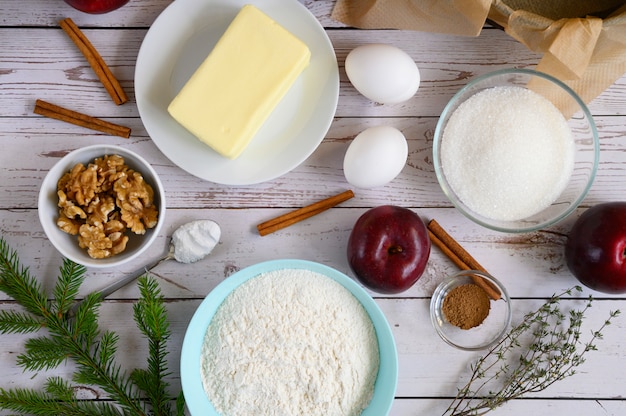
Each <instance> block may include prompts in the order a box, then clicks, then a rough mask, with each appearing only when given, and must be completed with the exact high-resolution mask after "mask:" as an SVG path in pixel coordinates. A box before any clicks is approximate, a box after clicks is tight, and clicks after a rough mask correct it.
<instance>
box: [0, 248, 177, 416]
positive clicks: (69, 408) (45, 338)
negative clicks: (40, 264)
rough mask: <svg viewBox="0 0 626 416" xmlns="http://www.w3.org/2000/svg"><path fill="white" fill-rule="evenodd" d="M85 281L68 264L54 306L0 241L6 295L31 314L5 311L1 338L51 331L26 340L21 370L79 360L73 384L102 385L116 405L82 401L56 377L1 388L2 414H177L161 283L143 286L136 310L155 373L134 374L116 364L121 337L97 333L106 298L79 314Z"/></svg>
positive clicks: (94, 297)
mask: <svg viewBox="0 0 626 416" xmlns="http://www.w3.org/2000/svg"><path fill="white" fill-rule="evenodd" d="M84 274H85V268H84V267H82V266H79V265H77V264H74V263H73V262H71V261H69V260H64V262H63V266H62V267H61V269H60V276H59V279H58V281H57V282H56V285H55V286H54V289H53V295H54V298H55V299H54V300H53V301H48V299H47V297H46V296H45V295H44V294H43V293H42V291H41V287H40V285H39V283H38V282H37V280H36V279H34V278H33V277H32V276H31V275H30V274H29V271H28V268H25V267H22V266H21V264H20V262H19V259H18V257H17V253H16V252H15V251H14V250H12V249H11V248H10V247H9V246H8V244H7V243H6V242H5V241H4V238H2V237H0V290H1V291H3V292H5V293H6V294H7V295H9V296H11V297H12V298H13V299H15V300H16V301H17V302H18V303H19V304H20V305H22V306H23V307H24V308H25V309H26V312H15V311H0V332H4V333H30V332H37V330H39V329H42V328H45V329H46V330H47V334H46V335H42V336H38V337H34V338H31V339H29V340H27V341H26V344H25V352H24V353H23V354H20V355H19V356H18V365H19V366H21V367H23V368H24V369H26V370H32V371H39V370H47V369H51V368H55V367H56V366H58V365H59V364H61V363H62V362H64V361H65V360H68V359H69V360H72V361H74V362H75V364H76V366H77V369H76V370H75V372H74V374H73V377H72V381H73V382H75V383H79V384H87V385H93V386H97V387H99V388H101V389H102V390H104V391H105V392H106V393H107V394H108V395H109V398H110V399H111V401H88V400H77V399H76V397H75V394H74V389H75V387H74V386H73V385H72V384H70V383H68V382H66V381H64V380H61V379H60V378H56V377H53V378H49V379H48V380H47V383H46V386H45V388H44V390H43V391H35V390H31V389H12V390H5V389H1V388H0V408H2V409H9V410H13V411H17V412H22V413H27V414H35V415H49V414H63V415H105V416H108V415H111V416H118V415H125V414H129V415H131V414H132V415H135V416H143V415H148V414H150V415H168V414H170V407H169V406H170V405H169V403H170V402H171V400H172V399H171V398H170V397H169V396H168V395H167V394H166V389H167V387H168V384H167V383H166V382H164V381H163V378H164V377H166V376H168V375H169V374H170V373H169V372H168V371H167V361H166V356H167V352H166V351H167V349H166V341H167V339H168V338H169V335H170V332H169V323H168V321H167V314H166V310H165V307H164V299H163V296H162V295H161V293H160V290H159V287H158V284H157V283H156V281H155V280H154V279H152V278H149V277H144V278H142V279H141V280H140V282H141V283H140V285H141V299H140V300H139V305H140V306H139V307H136V308H135V318H136V322H137V324H138V326H139V329H140V331H141V332H142V333H143V334H144V335H145V336H146V338H148V344H149V356H148V363H147V366H148V369H147V370H134V371H131V372H130V375H128V373H127V372H126V371H124V369H123V368H122V367H121V366H120V365H119V364H117V363H116V361H115V354H116V352H117V344H118V340H119V338H118V336H117V335H116V334H115V333H114V332H110V331H105V332H102V331H101V330H100V328H99V326H98V317H99V315H98V308H99V306H100V303H101V298H100V295H99V294H98V293H95V294H90V295H87V296H86V297H85V300H84V301H83V302H81V303H80V305H79V306H78V307H76V308H73V303H74V301H75V298H76V296H77V294H78V291H79V288H80V285H81V284H82V282H83V280H84ZM70 312H71V313H70ZM144 396H148V400H145V398H144ZM176 410H177V414H178V415H182V414H183V410H184V398H183V396H182V393H181V394H180V395H179V396H178V399H177V401H176Z"/></svg>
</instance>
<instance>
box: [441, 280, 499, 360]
mask: <svg viewBox="0 0 626 416" xmlns="http://www.w3.org/2000/svg"><path fill="white" fill-rule="evenodd" d="M430 318H431V321H432V324H433V327H434V328H435V330H436V331H437V334H439V336H440V337H441V339H443V340H444V341H445V342H446V343H448V344H449V345H452V346H453V347H456V348H459V349H462V350H466V351H477V350H482V349H485V348H489V347H491V346H493V345H495V344H496V343H497V342H498V341H500V340H501V339H502V337H504V335H505V334H506V332H507V331H508V330H509V326H510V324H511V298H510V297H509V294H508V292H507V291H506V288H505V287H504V286H503V285H502V283H501V282H500V281H499V280H497V279H496V278H495V277H493V276H491V275H489V274H488V273H485V272H481V271H477V270H463V271H460V272H458V273H456V274H454V275H452V276H448V277H446V278H445V279H443V281H442V282H441V283H440V284H439V285H438V286H437V288H436V289H435V292H434V293H433V296H432V298H431V300H430Z"/></svg>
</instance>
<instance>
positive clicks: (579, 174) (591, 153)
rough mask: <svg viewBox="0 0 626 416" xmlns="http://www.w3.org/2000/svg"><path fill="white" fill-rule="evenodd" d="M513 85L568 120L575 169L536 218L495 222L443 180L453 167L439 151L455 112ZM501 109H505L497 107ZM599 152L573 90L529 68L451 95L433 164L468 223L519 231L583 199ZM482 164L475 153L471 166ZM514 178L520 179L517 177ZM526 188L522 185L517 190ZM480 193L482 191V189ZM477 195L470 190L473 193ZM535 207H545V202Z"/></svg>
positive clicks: (485, 78) (561, 214) (491, 76)
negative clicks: (477, 98) (490, 92)
mask: <svg viewBox="0 0 626 416" xmlns="http://www.w3.org/2000/svg"><path fill="white" fill-rule="evenodd" d="M514 86H515V87H523V88H526V89H530V90H532V91H534V92H536V93H538V94H539V95H541V96H543V97H544V98H547V99H548V100H549V101H550V102H552V103H553V104H555V106H556V107H557V108H558V110H560V111H561V113H562V115H563V116H564V118H565V119H566V120H567V125H568V127H569V130H570V131H571V133H572V137H573V141H574V161H573V170H572V171H571V174H570V176H569V181H568V182H567V184H566V185H565V188H564V189H563V190H562V192H561V193H560V195H559V196H558V197H557V198H556V199H555V200H554V201H553V202H552V203H551V204H550V205H549V206H547V207H545V208H544V209H541V210H540V211H535V213H534V214H530V215H528V216H527V217H526V218H521V219H520V218H517V217H516V218H514V219H512V220H508V219H501V218H500V219H494V216H491V215H490V216H489V217H488V216H486V215H485V212H482V213H478V212H476V210H474V209H472V208H470V206H468V198H467V196H466V197H465V200H464V198H462V197H460V196H459V191H460V189H459V185H457V187H456V188H455V187H454V186H452V185H451V183H450V181H449V179H448V176H449V175H448V176H447V173H446V172H447V171H446V169H451V166H450V165H451V163H449V164H448V165H449V166H444V165H445V163H444V162H442V147H443V146H445V143H444V140H445V139H444V137H445V136H444V132H445V130H446V127H447V126H448V123H449V121H450V118H451V117H452V115H453V114H454V112H455V111H456V110H457V109H458V108H459V106H461V105H462V104H463V103H464V102H466V101H467V100H468V99H470V98H471V97H473V96H474V95H475V94H477V93H479V92H482V91H484V90H486V89H489V88H493V87H514ZM501 108H506V107H503V106H501ZM489 116H490V114H484V113H481V116H480V117H484V118H483V119H482V121H485V120H486V118H487V117H489ZM455 137H456V136H455ZM480 145H482V144H480ZM477 146H478V144H477V145H474V148H477ZM599 149H600V145H599V140H598V132H597V130H596V126H595V123H594V121H593V118H592V116H591V113H590V112H589V110H588V108H587V106H586V105H585V103H584V102H583V101H582V100H581V99H580V98H579V97H578V96H577V95H576V93H575V92H574V91H573V90H572V89H570V88H569V87H568V86H567V85H566V84H564V83H563V82H561V81H559V80H558V79H556V78H554V77H551V76H549V75H547V74H543V73H541V72H537V71H533V70H527V69H505V70H500V71H495V72H492V73H488V74H485V75H482V76H480V77H477V78H476V79H474V80H472V81H470V82H469V83H468V84H467V85H466V86H465V87H463V88H462V89H461V90H460V91H459V92H458V93H457V94H456V95H455V96H454V97H452V99H451V100H450V102H449V103H448V104H447V105H446V107H445V108H444V110H443V112H442V114H441V117H440V118H439V121H438V123H437V127H436V129H435V134H434V139H433V163H434V167H435V173H436V175H437V180H438V181H439V184H440V186H441V189H442V190H443V192H444V194H445V195H446V196H447V197H448V199H449V200H450V202H452V204H453V205H454V206H455V207H456V208H457V209H458V210H459V211H460V212H461V213H462V214H464V215H465V216H466V217H468V218H469V219H471V220H472V221H474V222H476V223H478V224H480V225H482V226H484V227H487V228H490V229H493V230H496V231H501V232H509V233H521V232H529V231H535V230H538V229H541V228H545V227H549V226H551V225H553V224H555V223H557V222H558V221H560V220H562V219H564V218H565V217H567V216H568V215H569V214H571V213H572V212H573V211H574V209H576V207H577V206H578V205H579V204H580V203H581V202H582V200H583V199H584V198H585V196H586V195H587V192H588V191H589V188H590V187H591V185H592V183H593V180H594V178H595V174H596V170H597V167H598V161H599V152H600V150H599ZM488 150H491V148H488ZM463 157H466V158H467V157H468V154H467V153H464V154H463ZM514 157H516V156H514ZM481 160H482V156H480V155H479V156H475V155H474V156H472V159H471V162H472V163H473V164H474V166H475V167H476V168H477V169H482V168H483V167H484V164H483V163H481ZM463 163H465V162H463ZM508 163H509V165H507V166H512V165H514V163H512V162H508ZM493 175H494V173H490V174H489V177H494V176H493ZM496 175H497V174H496ZM516 177H519V175H518V176H516ZM465 182H469V180H465ZM525 186H526V185H525V184H524V185H522V186H521V187H522V188H523V187H525ZM469 189H471V188H469V187H465V189H464V191H465V192H466V191H467V190H469ZM481 192H483V193H485V191H484V190H483V191H481ZM524 192H527V191H524ZM475 193H476V192H473V193H472V194H475ZM533 195H534V194H533ZM500 203H502V201H501V200H498V199H495V198H494V202H493V205H490V206H495V205H497V204H500ZM469 205H471V204H469ZM502 205H503V206H506V203H502ZM538 205H540V206H544V205H543V203H542V204H538ZM538 208H539V207H538ZM528 212H529V213H530V212H532V210H529V211H528ZM490 217H491V218H490Z"/></svg>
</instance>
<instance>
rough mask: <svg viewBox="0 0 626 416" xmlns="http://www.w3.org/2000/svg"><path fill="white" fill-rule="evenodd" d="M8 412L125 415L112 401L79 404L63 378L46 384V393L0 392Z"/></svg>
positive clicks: (49, 380) (51, 379)
mask: <svg viewBox="0 0 626 416" xmlns="http://www.w3.org/2000/svg"><path fill="white" fill-rule="evenodd" d="M0 403H2V407H3V408H4V409H8V410H12V411H16V412H20V413H23V414H32V415H42V416H48V415H64V416H89V415H93V416H122V415H123V414H122V413H121V412H120V411H119V410H118V409H117V408H116V407H115V406H113V405H112V404H111V403H109V402H89V401H79V400H78V399H77V398H76V395H75V391H74V389H73V388H72V386H71V385H69V384H68V383H67V382H65V381H64V380H62V379H61V378H59V377H51V378H49V379H48V380H47V381H46V384H45V386H44V390H43V391H36V390H32V389H12V390H5V389H0Z"/></svg>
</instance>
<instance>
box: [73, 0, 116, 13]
mask: <svg viewBox="0 0 626 416" xmlns="http://www.w3.org/2000/svg"><path fill="white" fill-rule="evenodd" d="M65 2H66V3H67V4H69V5H70V6H72V7H73V8H75V9H77V10H80V11H81V12H85V13H91V14H100V13H108V12H110V11H112V10H115V9H118V8H120V7H122V6H123V5H125V4H126V3H128V0H65Z"/></svg>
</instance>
